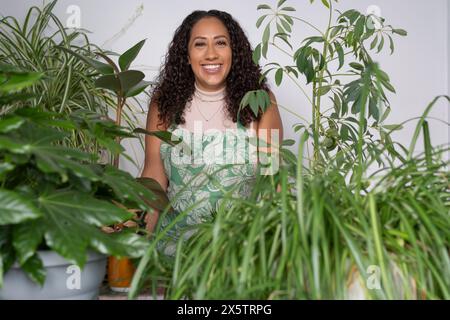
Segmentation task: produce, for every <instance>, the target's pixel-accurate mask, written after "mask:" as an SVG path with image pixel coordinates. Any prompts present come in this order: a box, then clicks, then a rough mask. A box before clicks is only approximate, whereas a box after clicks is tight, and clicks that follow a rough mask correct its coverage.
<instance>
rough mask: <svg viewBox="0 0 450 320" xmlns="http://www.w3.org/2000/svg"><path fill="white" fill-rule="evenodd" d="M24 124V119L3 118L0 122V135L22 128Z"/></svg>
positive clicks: (14, 117)
mask: <svg viewBox="0 0 450 320" xmlns="http://www.w3.org/2000/svg"><path fill="white" fill-rule="evenodd" d="M24 122H25V120H24V119H22V118H20V117H16V116H13V117H7V118H3V119H1V120H0V133H6V132H9V131H13V130H16V129H18V128H20V126H22V124H23V123H24Z"/></svg>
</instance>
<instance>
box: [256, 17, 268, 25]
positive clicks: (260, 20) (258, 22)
mask: <svg viewBox="0 0 450 320" xmlns="http://www.w3.org/2000/svg"><path fill="white" fill-rule="evenodd" d="M267 16H268V15H267V14H265V15H263V16H261V17H259V19H258V21H256V27H257V28H259V27H260V26H261V24H262V23H263V21H264V19H265V18H266V17H267Z"/></svg>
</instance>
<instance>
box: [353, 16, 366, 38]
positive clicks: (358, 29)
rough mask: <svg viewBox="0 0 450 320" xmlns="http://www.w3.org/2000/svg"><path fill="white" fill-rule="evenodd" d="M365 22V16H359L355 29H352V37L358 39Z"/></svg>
mask: <svg viewBox="0 0 450 320" xmlns="http://www.w3.org/2000/svg"><path fill="white" fill-rule="evenodd" d="M365 22H366V18H365V17H364V16H360V18H359V19H358V21H357V22H356V25H355V31H354V39H355V40H357V41H360V39H361V35H362V34H363V32H364V24H365Z"/></svg>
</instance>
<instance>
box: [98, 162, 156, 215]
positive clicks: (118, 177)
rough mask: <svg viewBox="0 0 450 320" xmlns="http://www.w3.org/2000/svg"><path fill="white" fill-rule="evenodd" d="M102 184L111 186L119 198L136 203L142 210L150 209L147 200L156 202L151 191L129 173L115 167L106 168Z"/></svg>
mask: <svg viewBox="0 0 450 320" xmlns="http://www.w3.org/2000/svg"><path fill="white" fill-rule="evenodd" d="M102 182H103V183H105V184H107V185H109V186H110V187H111V188H112V189H113V191H114V193H115V194H116V196H117V197H118V198H120V199H122V200H124V201H126V200H130V201H132V202H135V203H136V204H137V205H139V207H140V208H141V209H142V210H148V209H149V207H148V204H147V203H146V201H145V200H149V201H152V200H155V196H154V194H153V193H152V192H151V191H150V190H149V189H147V188H145V187H144V186H142V185H141V184H139V183H137V181H135V180H134V178H133V177H132V176H131V175H130V174H128V173H127V172H124V171H121V170H118V169H116V168H114V167H113V166H106V168H105V171H104V173H103V175H102Z"/></svg>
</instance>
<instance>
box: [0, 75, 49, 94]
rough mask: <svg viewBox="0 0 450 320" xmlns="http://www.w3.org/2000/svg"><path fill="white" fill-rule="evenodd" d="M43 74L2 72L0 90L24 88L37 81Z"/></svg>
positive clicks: (7, 90)
mask: <svg viewBox="0 0 450 320" xmlns="http://www.w3.org/2000/svg"><path fill="white" fill-rule="evenodd" d="M42 76H43V74H42V73H38V72H30V73H24V74H4V73H0V92H11V91H18V90H22V89H23V88H26V87H29V86H31V85H33V84H34V83H36V82H37V81H38V80H39V79H41V78H42Z"/></svg>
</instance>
